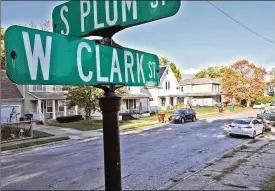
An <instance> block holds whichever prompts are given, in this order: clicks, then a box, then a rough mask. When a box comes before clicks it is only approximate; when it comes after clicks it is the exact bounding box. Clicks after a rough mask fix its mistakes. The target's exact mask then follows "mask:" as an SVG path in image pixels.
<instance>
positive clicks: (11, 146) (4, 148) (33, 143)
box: [1, 137, 70, 151]
mask: <svg viewBox="0 0 275 191" xmlns="http://www.w3.org/2000/svg"><path fill="white" fill-rule="evenodd" d="M68 139H70V138H69V137H58V138H52V139H48V140H40V141H39V140H37V141H34V142H27V143H21V144H17V145H8V146H1V151H7V150H14V149H19V148H25V147H30V146H35V145H41V144H46V143H52V142H57V141H64V140H68Z"/></svg>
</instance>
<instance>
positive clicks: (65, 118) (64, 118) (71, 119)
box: [56, 115, 83, 123]
mask: <svg viewBox="0 0 275 191" xmlns="http://www.w3.org/2000/svg"><path fill="white" fill-rule="evenodd" d="M82 119H83V118H82V115H70V116H62V117H57V118H56V121H58V122H59V123H69V122H74V121H79V120H82Z"/></svg>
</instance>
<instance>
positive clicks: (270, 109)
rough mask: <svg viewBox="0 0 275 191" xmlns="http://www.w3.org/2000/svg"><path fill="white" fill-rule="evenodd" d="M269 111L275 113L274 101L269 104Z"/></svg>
mask: <svg viewBox="0 0 275 191" xmlns="http://www.w3.org/2000/svg"><path fill="white" fill-rule="evenodd" d="M269 111H270V113H275V101H272V102H271V104H270V106H269Z"/></svg>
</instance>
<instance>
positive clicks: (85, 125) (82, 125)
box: [49, 120, 102, 131]
mask: <svg viewBox="0 0 275 191" xmlns="http://www.w3.org/2000/svg"><path fill="white" fill-rule="evenodd" d="M49 125H52V126H57V127H65V128H72V129H77V130H80V131H89V130H96V129H101V128H102V121H99V120H80V121H75V122H70V123H58V122H52V123H50V124H49Z"/></svg>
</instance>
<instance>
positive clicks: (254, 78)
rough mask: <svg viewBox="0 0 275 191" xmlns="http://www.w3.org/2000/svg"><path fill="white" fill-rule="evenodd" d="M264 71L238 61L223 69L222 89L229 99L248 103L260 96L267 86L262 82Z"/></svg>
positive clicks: (245, 62)
mask: <svg viewBox="0 0 275 191" xmlns="http://www.w3.org/2000/svg"><path fill="white" fill-rule="evenodd" d="M264 75H265V69H264V68H261V67H256V66H255V65H254V64H252V63H249V62H248V61H247V60H240V61H237V62H236V63H234V64H233V65H232V66H230V67H228V68H225V70H224V72H223V73H222V77H221V83H222V89H223V91H225V92H226V93H227V96H228V97H230V98H234V99H237V100H239V101H242V100H243V101H245V102H246V103H247V106H248V107H249V106H250V102H251V101H254V100H256V98H257V97H259V96H262V95H263V93H264V91H265V90H266V87H267V84H266V83H265V82H264Z"/></svg>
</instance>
